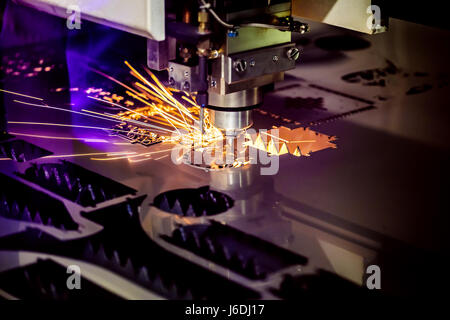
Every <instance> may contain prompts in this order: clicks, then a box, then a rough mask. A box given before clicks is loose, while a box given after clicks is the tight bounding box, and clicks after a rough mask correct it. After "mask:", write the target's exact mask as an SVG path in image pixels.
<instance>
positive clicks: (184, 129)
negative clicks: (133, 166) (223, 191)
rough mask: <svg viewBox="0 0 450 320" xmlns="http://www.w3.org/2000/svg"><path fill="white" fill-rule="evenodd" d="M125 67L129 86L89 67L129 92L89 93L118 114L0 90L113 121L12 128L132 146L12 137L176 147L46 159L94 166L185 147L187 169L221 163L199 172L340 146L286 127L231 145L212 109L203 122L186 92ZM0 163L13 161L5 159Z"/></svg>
mask: <svg viewBox="0 0 450 320" xmlns="http://www.w3.org/2000/svg"><path fill="white" fill-rule="evenodd" d="M125 65H126V66H127V67H128V68H129V70H130V71H129V72H130V74H131V75H132V76H133V77H134V78H135V80H133V83H132V84H125V83H123V82H122V81H119V80H117V79H115V78H114V77H112V76H110V75H108V74H106V73H103V72H102V71H99V70H96V69H92V68H90V70H92V71H93V72H95V73H97V74H99V75H101V76H103V77H105V78H107V79H109V80H111V81H113V82H114V83H116V84H118V85H120V86H121V87H123V88H124V89H125V93H126V94H127V95H128V96H129V99H126V98H125V97H123V96H120V95H118V94H116V93H114V94H112V95H111V93H110V92H106V91H103V89H101V88H89V89H88V90H86V91H85V93H86V94H87V97H88V98H89V99H92V100H95V101H97V102H101V103H106V104H108V105H111V106H114V107H116V108H119V110H120V111H119V112H117V113H115V114H112V113H106V112H104V113H100V112H96V111H93V110H88V109H81V111H75V110H71V109H66V108H60V107H55V106H50V105H48V104H46V103H45V101H44V99H42V98H38V97H33V96H30V95H26V94H22V93H17V92H13V91H6V90H2V89H0V91H2V92H5V93H7V94H11V95H16V96H21V97H25V98H29V99H34V100H39V103H40V104H39V103H30V102H25V101H20V100H14V102H15V103H19V104H22V105H25V106H32V107H36V108H44V109H51V110H56V111H63V112H71V113H73V114H77V115H81V116H85V117H91V118H97V119H101V120H106V121H110V122H115V124H114V126H113V127H100V126H85V125H72V124H63V123H46V122H24V121H9V122H8V123H10V124H17V125H42V126H57V127H71V128H80V129H92V130H103V131H107V132H109V133H110V134H111V135H115V136H118V137H120V138H124V139H126V140H127V141H128V142H122V143H120V142H119V143H117V142H110V141H108V140H105V139H94V138H72V137H59V136H48V135H33V134H26V133H14V132H11V133H12V134H15V135H18V136H28V137H32V138H42V139H55V140H74V141H83V142H98V143H112V144H114V145H130V144H131V143H138V144H140V145H143V146H151V145H154V144H159V143H161V144H172V146H171V148H168V149H162V150H156V151H152V152H139V153H138V152H116V153H85V154H69V155H52V156H47V157H45V158H64V157H84V156H88V157H90V159H91V160H94V161H115V160H122V159H127V160H128V161H129V162H130V163H136V162H142V161H147V160H161V159H165V158H167V157H168V156H169V154H167V153H169V152H171V151H173V145H177V146H181V148H179V150H180V153H179V154H178V156H177V157H178V160H179V161H180V160H181V161H183V162H184V163H186V164H188V165H194V164H193V162H192V159H194V158H198V157H200V158H201V159H203V155H205V154H206V153H209V155H211V154H212V155H213V156H217V158H214V157H213V158H212V160H211V158H210V160H209V161H210V163H203V164H202V165H198V164H196V165H195V166H196V167H200V168H203V169H206V170H216V169H222V168H225V167H227V168H228V167H235V168H238V167H242V166H245V165H247V164H249V163H252V162H251V159H250V158H249V157H250V156H249V150H248V148H249V147H252V148H256V149H259V150H263V151H266V152H267V153H268V154H270V155H276V156H280V155H283V154H292V155H294V156H309V155H310V153H311V152H316V151H319V150H323V149H327V148H336V145H335V144H334V143H332V141H334V140H335V138H334V137H328V136H326V135H322V134H320V133H318V132H315V131H312V130H310V129H309V128H297V129H293V130H291V129H288V128H286V127H280V128H275V129H277V130H278V132H277V133H276V134H272V133H274V132H272V130H269V131H267V132H263V131H262V132H260V133H258V134H255V135H250V134H248V133H247V132H246V131H245V130H244V131H243V132H242V133H241V135H242V136H243V137H244V140H239V139H238V138H237V137H236V138H235V139H234V140H233V141H230V139H229V138H225V137H224V135H223V133H222V132H221V131H220V130H219V129H217V128H215V127H214V126H213V125H212V124H211V121H210V116H209V113H208V110H204V111H205V112H204V117H203V119H202V120H200V110H201V109H200V106H199V105H198V104H197V102H196V97H195V94H190V93H188V92H184V91H180V90H175V89H172V88H168V87H166V86H164V85H163V83H162V82H161V81H159V80H158V78H157V77H156V76H155V75H154V74H153V73H152V72H151V71H150V70H149V69H147V68H146V67H144V70H145V72H146V73H147V74H146V76H143V75H142V74H141V73H139V71H138V70H137V69H135V68H134V67H133V66H131V64H129V63H128V62H127V61H125ZM77 90H78V89H77ZM200 121H203V128H204V131H203V133H202V131H201V129H200V128H201V126H200ZM238 141H240V142H238ZM242 141H243V143H242ZM237 143H241V144H242V146H237V148H236V144H237ZM237 150H239V151H237ZM164 153H166V154H164ZM98 156H102V157H98ZM229 157H231V159H233V160H232V161H231V162H230V163H228V162H227V164H219V162H216V159H219V158H222V159H223V158H226V159H227V161H228V159H229ZM0 160H9V159H7V158H1V159H0Z"/></svg>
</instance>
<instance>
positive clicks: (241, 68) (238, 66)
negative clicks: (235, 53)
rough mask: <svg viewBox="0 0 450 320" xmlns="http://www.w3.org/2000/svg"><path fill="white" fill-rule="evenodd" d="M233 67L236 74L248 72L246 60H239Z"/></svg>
mask: <svg viewBox="0 0 450 320" xmlns="http://www.w3.org/2000/svg"><path fill="white" fill-rule="evenodd" d="M233 67H234V70H236V72H238V73H242V72H244V71H245V70H247V61H245V60H244V59H237V60H236V61H234V63H233Z"/></svg>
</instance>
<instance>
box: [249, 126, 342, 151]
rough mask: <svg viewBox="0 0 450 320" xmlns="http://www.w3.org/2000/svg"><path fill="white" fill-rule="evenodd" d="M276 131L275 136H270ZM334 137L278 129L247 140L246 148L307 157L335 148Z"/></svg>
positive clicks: (308, 129) (302, 130)
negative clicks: (313, 153)
mask: <svg viewBox="0 0 450 320" xmlns="http://www.w3.org/2000/svg"><path fill="white" fill-rule="evenodd" d="M272 130H277V131H278V132H277V134H271V132H272ZM335 140H336V137H330V136H327V135H325V134H322V133H319V132H316V131H313V130H311V129H310V128H302V127H300V128H296V129H292V130H291V129H289V128H286V127H279V128H276V127H275V128H274V129H271V130H268V131H267V133H265V132H260V133H258V134H256V135H253V136H251V137H250V138H249V139H248V140H247V144H248V146H251V147H254V148H257V149H259V150H263V151H267V152H268V153H269V154H272V155H283V154H287V153H289V154H292V155H294V156H297V157H300V156H307V157H309V156H310V154H311V153H312V152H317V151H320V150H324V149H328V148H333V149H334V148H337V146H336V144H335V143H333V141H335Z"/></svg>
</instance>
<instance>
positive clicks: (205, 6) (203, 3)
mask: <svg viewBox="0 0 450 320" xmlns="http://www.w3.org/2000/svg"><path fill="white" fill-rule="evenodd" d="M200 2H201V3H202V6H201V7H200V8H202V9H206V10H208V11H209V13H210V14H211V15H212V16H213V17H214V19H216V20H217V22H219V23H220V24H221V25H222V26H224V27H225V28H228V29H236V26H234V25H232V24H229V23H226V22H225V21H223V20H222V19H220V17H219V16H218V15H217V13H215V12H214V10H213V9H211V4H210V3H206V2H205V1H204V0H200Z"/></svg>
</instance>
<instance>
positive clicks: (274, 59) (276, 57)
mask: <svg viewBox="0 0 450 320" xmlns="http://www.w3.org/2000/svg"><path fill="white" fill-rule="evenodd" d="M279 59H280V58H279V57H278V56H273V57H272V61H273V62H278V60H279Z"/></svg>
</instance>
